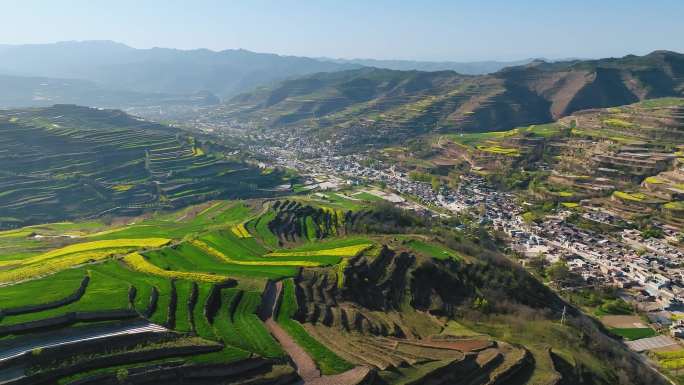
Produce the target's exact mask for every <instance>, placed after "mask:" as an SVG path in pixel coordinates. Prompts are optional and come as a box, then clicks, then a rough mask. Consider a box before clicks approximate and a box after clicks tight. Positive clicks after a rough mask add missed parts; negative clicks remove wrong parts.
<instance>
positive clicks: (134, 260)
mask: <svg viewBox="0 0 684 385" xmlns="http://www.w3.org/2000/svg"><path fill="white" fill-rule="evenodd" d="M123 260H124V262H125V263H126V265H128V266H129V267H130V268H131V269H133V270H136V271H139V272H141V273H146V274H152V275H157V276H160V277H166V278H176V279H187V280H191V281H202V282H210V283H219V282H224V281H226V280H227V279H228V277H225V276H221V275H213V274H207V273H192V272H187V271H172V270H164V269H162V268H160V267H158V266H156V265H153V264H151V263H150V262H149V261H148V260H146V259H145V257H143V256H142V255H141V254H139V253H131V254H128V255H126V256H125V257H124V259H123Z"/></svg>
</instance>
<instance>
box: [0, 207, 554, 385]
mask: <svg viewBox="0 0 684 385" xmlns="http://www.w3.org/2000/svg"><path fill="white" fill-rule="evenodd" d="M302 202H303V201H295V200H290V201H277V202H272V201H212V202H207V203H203V204H199V205H195V206H189V207H187V208H184V209H181V210H177V211H173V212H158V213H155V214H152V215H149V216H145V217H138V218H127V219H124V220H122V221H113V222H112V223H111V224H107V223H105V221H101V222H100V221H93V220H89V221H84V222H79V221H75V222H69V223H64V222H61V223H53V224H44V225H37V226H31V227H28V228H20V229H16V230H11V231H5V232H2V233H0V261H4V262H3V263H5V264H4V265H2V266H0V273H3V272H4V273H8V272H12V271H13V270H16V269H18V268H19V267H17V266H21V264H22V263H29V262H30V261H38V262H40V261H48V262H50V261H53V260H59V261H70V258H72V257H73V255H79V253H83V252H94V251H98V250H102V249H101V248H102V247H106V248H105V249H104V250H109V248H110V247H113V246H120V247H119V249H117V250H119V252H118V253H114V254H112V255H107V256H106V257H105V258H93V259H90V260H84V261H81V263H79V264H78V265H68V264H65V265H59V266H60V268H59V269H56V270H55V271H49V272H47V273H46V274H45V275H40V276H32V277H30V279H28V280H27V281H25V282H20V283H14V284H9V285H5V286H0V302H1V303H2V308H1V309H0V315H1V316H0V351H2V344H3V343H7V341H9V342H10V343H11V342H13V341H19V340H20V339H22V338H33V333H47V334H41V335H48V336H49V335H50V333H51V331H53V330H60V331H64V332H66V331H71V330H77V329H78V330H93V328H99V327H114V326H117V325H127V324H129V323H132V322H141V321H142V320H147V321H150V322H153V323H155V324H157V325H162V326H164V327H167V328H169V329H170V330H171V331H172V332H170V333H168V335H165V337H164V339H163V340H162V341H159V340H157V339H155V338H156V337H153V336H151V335H144V336H142V337H140V338H141V339H140V340H139V341H134V342H130V345H127V346H120V347H117V348H110V347H109V346H110V345H108V344H109V342H108V344H107V345H105V344H103V346H108V348H107V349H104V350H103V349H100V348H97V347H96V348H93V347H91V348H89V349H92V351H88V352H86V353H82V352H80V351H79V350H78V349H80V346H81V345H79V344H80V343H77V344H75V345H74V346H73V347H71V348H60V349H64V350H65V352H66V353H64V354H67V355H69V358H68V359H64V360H60V362H58V363H55V362H52V363H48V364H43V365H44V366H42V367H41V368H38V367H35V366H32V368H33V369H31V370H36V371H38V372H41V371H43V372H45V371H48V370H50V368H51V367H55V365H57V366H63V367H69V365H72V363H80V362H83V363H90V364H92V365H93V366H92V367H91V366H88V367H87V369H83V370H79V372H77V373H71V372H65V373H67V374H58V375H56V377H55V378H56V379H57V380H58V381H59V382H60V383H62V384H67V383H68V381H74V380H78V379H83V378H86V377H87V376H94V375H104V376H110V377H112V378H117V379H118V380H117V381H120V379H121V378H124V377H125V376H128V375H131V374H134V373H137V372H139V371H140V370H143V369H142V367H143V366H144V365H142V363H141V362H140V360H142V361H144V363H145V364H147V365H171V367H174V365H184V366H183V368H184V369H183V370H192V368H201V367H202V365H217V367H226V366H228V365H236V367H241V366H242V365H245V367H250V365H252V364H251V363H250V362H251V361H250V360H258V359H260V358H268V359H272V360H274V361H273V362H274V363H275V364H276V365H275V366H273V367H271V366H270V364H269V365H267V366H264V367H262V368H261V369H254V371H249V370H248V372H249V373H250V374H249V375H247V374H245V375H246V376H257V377H259V378H260V380H265V379H268V381H271V380H270V378H271V377H269V376H275V377H277V376H279V375H281V374H282V373H281V374H278V373H280V372H279V370H280V369H277V370H276V369H275V368H277V367H285V368H290V369H289V372H288V371H287V370H286V371H284V372H283V373H290V372H291V371H292V370H293V369H292V368H291V367H290V366H288V365H290V364H289V362H290V361H288V357H287V355H288V354H292V353H291V350H287V351H286V350H285V349H283V347H281V346H280V344H279V343H278V341H277V340H276V339H275V338H274V337H273V336H272V335H271V334H270V333H269V329H268V328H267V327H266V325H265V324H264V323H263V321H262V319H261V318H260V316H264V315H263V314H264V312H263V309H262V305H263V304H262V301H263V300H262V298H266V300H267V302H266V303H267V304H269V305H270V303H271V301H272V300H273V299H276V297H271V296H269V295H267V294H268V293H270V292H269V291H268V288H272V287H274V286H275V285H272V282H273V281H282V283H283V290H282V293H281V296H280V297H279V299H278V300H279V303H278V307H277V313H276V314H275V315H274V318H275V321H276V322H277V323H278V325H280V326H281V327H282V329H283V330H284V331H285V332H286V333H287V334H289V335H290V336H291V337H292V339H293V340H294V341H295V343H296V344H297V345H299V346H300V347H301V348H302V349H303V350H304V351H305V352H306V354H307V355H309V356H310V357H311V359H312V360H313V361H314V363H315V364H316V366H317V367H318V369H320V371H321V372H322V373H323V375H333V374H339V373H343V372H345V371H347V370H350V369H352V368H355V367H356V366H357V365H366V364H368V362H365V361H363V359H361V358H360V356H357V355H354V354H352V355H351V356H349V355H348V353H349V352H347V351H344V350H343V351H340V350H339V349H345V347H346V348H349V349H352V350H355V349H363V346H362V344H364V343H370V344H371V345H369V346H368V348H369V349H370V350H368V352H369V353H368V354H369V357H368V359H370V360H371V361H373V362H376V363H377V362H398V361H396V360H399V359H400V358H399V356H400V355H402V354H406V353H403V352H391V353H390V352H382V353H379V351H382V350H383V349H384V348H382V346H380V345H377V344H380V343H382V342H381V340H378V341H375V340H374V339H375V338H380V336H381V335H382V333H395V332H393V331H392V327H397V328H399V327H401V328H403V330H411V333H416V334H418V333H430V334H434V333H439V327H435V324H434V322H435V321H434V320H433V318H432V317H430V316H426V315H425V314H424V312H423V311H420V312H419V311H416V310H415V309H413V308H412V307H410V308H408V307H407V308H406V309H404V308H402V307H403V306H409V304H410V303H411V302H410V299H409V298H410V297H409V295H412V294H410V293H409V292H410V291H411V290H416V289H417V288H416V287H414V286H411V285H409V286H405V287H403V286H402V287H401V288H397V289H398V291H397V293H404V294H400V295H406V297H403V298H404V299H403V300H401V301H402V303H403V304H402V305H397V306H398V307H396V308H388V310H387V311H383V310H381V309H382V308H374V309H372V310H371V309H369V308H366V307H364V305H361V302H359V303H354V302H350V301H349V300H348V299H346V297H343V295H348V294H344V293H350V292H351V291H358V290H360V293H361V294H360V295H362V296H366V295H367V296H370V297H372V296H375V295H376V294H377V293H380V290H383V291H385V292H386V294H382V295H383V296H385V295H387V296H390V297H392V296H394V295H395V294H394V293H392V292H390V291H387V290H386V289H384V288H389V287H390V286H388V285H387V283H388V282H391V283H392V284H394V283H395V282H402V281H405V282H409V281H408V280H406V279H407V278H406V277H403V276H401V275H399V276H396V277H395V274H408V275H409V276H410V275H412V274H416V275H415V277H420V276H421V274H426V273H427V274H432V273H431V271H432V270H429V269H428V270H421V266H424V264H430V263H431V262H429V261H435V260H439V259H456V260H458V259H461V258H464V257H462V256H461V255H460V254H459V253H457V252H456V251H454V250H451V249H449V248H446V247H445V246H443V245H441V244H440V243H438V242H435V241H433V240H431V238H430V236H428V235H426V234H423V235H419V234H414V233H407V234H412V235H407V234H394V235H391V236H389V235H387V234H366V233H365V232H363V233H359V232H355V231H354V228H353V226H352V224H353V221H354V218H353V215H352V214H353V213H345V212H342V211H340V210H339V209H335V208H332V207H327V206H322V207H321V206H318V205H315V206H314V205H311V206H309V205H306V204H303V203H302ZM312 203H313V202H312ZM363 214H364V216H369V217H372V216H373V214H372V212H368V213H363ZM286 218H291V219H294V220H291V221H290V220H285V219H286ZM242 226H244V228H243V227H242ZM302 226H304V227H306V228H310V229H315V232H313V231H312V232H311V233H310V234H307V230H306V229H302ZM236 228H240V231H235V229H236ZM298 229H299V231H301V233H297V231H298ZM293 234H307V235H306V236H301V235H297V236H293ZM36 235H40V237H36ZM65 235H68V236H65ZM387 242H389V244H390V246H391V247H395V246H399V248H397V249H395V250H396V251H397V252H398V253H397V254H396V255H394V256H393V255H392V254H386V253H387V252H388V250H387V249H384V248H381V247H379V246H380V245H381V244H386V243H387ZM24 246H28V248H27V249H25V250H23V253H24V254H22V255H21V256H20V257H19V256H18V254H19V253H22V248H23V247H24ZM381 249H382V251H381ZM404 251H408V252H410V253H412V254H413V255H412V256H409V257H407V258H404V257H406V253H404ZM5 253H7V254H5ZM390 253H391V252H390ZM400 255H403V256H400ZM395 256H400V257H398V258H403V262H400V263H399V262H398V260H397V261H394V258H395ZM13 258H14V259H13ZM414 261H416V263H415V264H414ZM417 261H420V262H419V263H418V262H417ZM468 261H469V263H468V264H467V265H472V264H473V263H476V262H474V259H472V258H471V257H468ZM407 263H408V265H407ZM435 263H436V262H435ZM442 265H443V264H437V265H433V268H436V267H435V266H442ZM464 265H466V264H464ZM364 266H365V267H364ZM405 268H409V269H411V270H410V271H406V270H404V269H405ZM454 268H455V267H454ZM480 268H482V269H487V268H486V267H480ZM3 269H4V270H3ZM350 269H354V270H350ZM357 269H358V270H357ZM477 269H478V268H475V267H473V268H468V270H467V271H470V272H477V271H478V270H477ZM467 271H466V270H464V271H462V272H460V273H459V274H471V273H468V272H467ZM488 274H491V272H490V273H488ZM84 277H88V278H89V279H88V280H84ZM407 277H408V276H407ZM479 279H482V278H481V277H479V278H476V279H475V278H470V277H464V278H463V281H462V283H459V284H458V285H463V284H470V283H471V282H478V280H479ZM510 279H511V277H508V278H506V279H504V280H497V279H495V280H496V281H497V282H498V281H501V282H504V281H506V280H509V281H510ZM269 280H270V282H269ZM295 281H296V282H298V283H297V286H296V285H295ZM381 281H382V283H379V285H381V286H367V287H366V285H373V282H376V283H377V282H381ZM84 282H86V283H87V285H86V286H85V289H80V288H83V287H84ZM421 282H423V281H421ZM424 283H426V284H432V283H429V282H424ZM528 285H529V283H528ZM295 287H297V288H300V289H301V293H300V292H299V291H300V290H299V289H297V290H295ZM381 287H382V289H381ZM436 287H437V286H435V288H436ZM435 288H428V289H427V290H428V291H427V292H429V293H433V294H431V295H437V293H438V290H437V289H435ZM468 290H470V289H468ZM74 293H76V294H79V293H80V295H75V294H74ZM427 297H430V296H427ZM347 298H348V297H347ZM416 298H417V297H416ZM60 301H61V302H60ZM338 301H339V302H338ZM336 303H339V304H342V306H344V309H345V310H341V307H339V306H338V305H336ZM544 303H545V304H546V303H547V302H544ZM300 305H302V306H300ZM26 306H29V307H26ZM30 306H34V307H33V308H31V307H30ZM41 306H42V307H41ZM544 306H547V305H544ZM43 307H44V308H43ZM328 308H329V309H330V310H328ZM26 309H28V310H26ZM1 311H8V313H7V314H3V313H2V312H1ZM13 311H14V312H15V313H12V312H13ZM328 311H329V312H328ZM83 317H85V318H83ZM309 319H311V321H309ZM34 321H40V322H41V323H39V324H37V323H35V322H34ZM45 322H50V323H49V324H47V325H48V326H43V323H45ZM54 322H57V323H56V324H55V323H54ZM548 322H551V321H548ZM327 323H332V325H331V327H336V328H337V329H336V331H335V332H334V333H341V334H335V336H337V337H339V339H340V340H339V341H337V340H336V339H333V341H332V342H331V341H330V340H328V339H326V338H324V337H322V336H323V334H321V333H325V332H326V329H321V328H325V327H328V326H326V325H327ZM343 325H347V326H346V327H347V328H349V329H346V331H345V327H344V326H343ZM378 325H384V326H383V327H384V328H385V331H384V332H381V331H380V329H376V326H378ZM392 325H395V326H392ZM399 325H401V326H399ZM26 328H28V329H26ZM363 333H370V334H363ZM377 333H380V334H377ZM376 334H377V335H376ZM364 335H365V336H366V337H368V338H370V339H368V338H367V339H365V340H364V338H366V337H362V336H364ZM392 336H393V334H391V335H389V336H388V338H389V337H392ZM425 336H428V334H425ZM337 337H335V338H337ZM41 338H42V337H41ZM392 338H394V337H392ZM411 338H413V337H411ZM475 338H479V337H475ZM483 338H484V337H483ZM487 338H488V337H487ZM333 342H337V343H333ZM338 343H339V345H338ZM384 343H387V342H384ZM346 344H350V345H346ZM359 344H361V345H359ZM373 344H376V345H373ZM168 348H173V349H176V348H179V349H181V348H182V349H181V350H177V351H176V350H173V349H172V350H168ZM98 349H99V350H98ZM207 349H209V350H210V351H209V350H207ZM415 350H420V351H425V349H422V350H421V349H417V348H416V349H415ZM540 351H542V349H541V348H540V349H538V350H534V353H535V354H537V353H538V352H540ZM36 352H40V349H38V350H36ZM143 352H153V353H154V355H155V356H154V357H145V358H140V357H139V356H138V354H140V353H143ZM41 354H43V353H30V354H29V355H28V357H29V358H28V359H31V360H38V359H39V358H37V357H38V356H40V355H41ZM444 354H447V353H444V352H442V353H440V357H441V356H442V355H444ZM454 354H456V356H458V357H461V356H462V355H461V353H454ZM384 355H386V357H385V356H384ZM378 357H385V358H378ZM110 358H111V359H112V361H111V362H110V361H109V359H110ZM404 358H406V359H408V361H406V362H404V364H402V365H404V366H401V368H402V369H401V370H395V369H391V368H386V369H381V370H380V371H381V372H382V373H383V376H384V377H383V378H392V381H395V377H396V381H399V383H401V381H404V380H407V379H409V378H413V377H411V376H412V375H407V374H406V373H413V372H414V369H416V368H418V366H420V364H419V363H418V362H422V361H421V360H423V359H424V358H420V359H417V360H416V359H414V358H413V357H412V356H410V355H409V356H406V357H404ZM404 358H402V359H404ZM98 360H100V361H98ZM374 360H375V361H374ZM385 360H386V361H385ZM93 362H95V363H96V364H95V363H93ZM540 362H542V363H541V365H542V366H543V368H542V369H540V372H543V373H547V372H548V373H551V372H552V368H551V367H550V366H549V365H551V364H550V363H549V362H550V360H547V361H540ZM371 365H373V364H371ZM378 365H380V366H381V367H384V366H383V365H381V364H378ZM407 365H408V366H407ZM414 365H417V366H414ZM231 370H232V369H231ZM427 372H429V370H427V369H426V372H425V373H427ZM0 373H2V368H0ZM203 373H205V372H203ZM206 373H212V372H211V371H208V372H206ZM389 373H394V374H393V375H390V374H389ZM407 376H408V377H407ZM61 377H63V378H61ZM275 377H274V378H275ZM250 378H251V377H250ZM535 378H536V377H535ZM266 383H268V382H266Z"/></svg>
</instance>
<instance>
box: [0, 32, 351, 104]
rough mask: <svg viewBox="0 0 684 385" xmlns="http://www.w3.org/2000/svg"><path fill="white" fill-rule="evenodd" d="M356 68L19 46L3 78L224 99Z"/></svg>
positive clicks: (272, 58)
mask: <svg viewBox="0 0 684 385" xmlns="http://www.w3.org/2000/svg"><path fill="white" fill-rule="evenodd" d="M42 58H49V60H42ZM358 67H359V66H357V65H351V64H337V63H330V62H322V61H318V60H314V59H309V58H302V57H293V56H279V55H273V54H261V53H254V52H249V51H245V50H225V51H221V52H215V51H210V50H206V49H198V50H190V51H183V50H176V49H167V48H152V49H135V48H132V47H128V46H126V45H124V44H120V43H115V42H110V41H84V42H61V43H55V44H31V45H17V46H6V47H4V48H3V49H2V50H0V73H4V74H10V75H21V76H38V77H52V78H71V79H84V80H90V81H93V82H96V83H98V84H99V85H101V86H104V87H108V88H113V89H118V90H128V91H136V92H145V93H150V92H152V93H168V94H192V93H195V92H198V91H210V92H213V93H215V94H217V95H219V96H221V97H227V96H232V95H235V94H236V93H239V92H244V91H246V90H249V89H252V88H254V87H256V86H259V85H264V84H268V83H269V82H272V81H276V80H282V79H286V78H288V77H292V76H301V75H305V74H311V73H316V72H322V71H337V70H342V69H350V68H358Z"/></svg>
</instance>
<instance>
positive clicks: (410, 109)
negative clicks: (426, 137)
mask: <svg viewBox="0 0 684 385" xmlns="http://www.w3.org/2000/svg"><path fill="white" fill-rule="evenodd" d="M682 95H684V55H682V54H678V53H674V52H667V51H656V52H653V53H651V54H649V55H646V56H643V57H637V56H626V57H624V58H620V59H601V60H593V61H571V62H561V63H545V62H540V61H535V62H532V63H530V64H528V65H524V66H519V67H511V68H507V69H504V70H502V71H500V72H497V73H495V74H492V75H487V76H464V75H459V74H457V73H454V72H448V71H445V72H430V73H425V72H416V71H409V72H401V71H392V70H383V69H361V70H354V71H346V72H340V73H335V74H316V75H312V76H308V77H304V78H300V79H296V80H290V81H286V82H283V83H280V84H278V85H275V86H273V87H270V88H264V89H259V90H256V91H254V92H252V93H249V94H245V95H240V96H237V97H235V98H234V99H232V100H231V101H230V103H228V104H227V105H226V106H224V107H222V108H220V109H219V110H218V111H216V112H215V116H214V118H215V119H221V120H225V119H228V120H235V121H238V122H249V123H250V126H257V127H262V128H267V129H269V128H276V129H277V128H283V127H297V128H303V129H309V130H316V131H318V132H319V134H320V135H322V136H324V137H328V138H334V139H337V140H338V141H340V142H341V143H344V144H349V143H352V144H354V143H356V144H360V143H379V142H380V143H382V142H396V141H400V140H402V139H406V138H409V137H411V136H413V135H416V134H423V133H429V132H464V131H466V132H468V131H471V132H481V131H496V130H505V129H510V128H513V127H516V126H521V125H528V124H537V123H546V122H550V121H552V120H554V119H557V118H560V117H563V116H566V115H568V114H571V113H572V112H574V111H578V110H580V109H586V108H596V107H610V106H616V105H623V104H629V103H633V102H635V101H639V100H644V99H650V98H656V97H663V96H682Z"/></svg>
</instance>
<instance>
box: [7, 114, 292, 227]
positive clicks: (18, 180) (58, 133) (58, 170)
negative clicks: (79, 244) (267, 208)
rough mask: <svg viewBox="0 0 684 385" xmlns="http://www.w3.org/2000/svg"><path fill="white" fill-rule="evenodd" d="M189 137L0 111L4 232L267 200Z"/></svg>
mask: <svg viewBox="0 0 684 385" xmlns="http://www.w3.org/2000/svg"><path fill="white" fill-rule="evenodd" d="M229 151H231V150H230V149H227V148H221V147H220V146H212V147H211V150H210V149H209V148H208V147H207V146H205V145H204V144H202V143H200V142H199V141H198V140H196V139H195V138H193V137H192V136H190V135H189V134H187V133H184V132H182V131H179V130H177V129H174V128H171V127H167V126H163V125H159V124H154V123H150V122H146V121H142V120H138V119H136V118H133V117H131V116H128V115H126V114H124V113H122V112H120V111H114V110H100V109H91V108H86V107H78V106H73V105H56V106H53V107H49V108H41V109H26V110H2V111H0V164H2V167H1V168H0V228H3V227H4V228H7V227H10V226H17V225H25V224H31V223H40V222H43V223H44V222H50V221H59V220H64V219H73V218H80V217H89V216H98V215H104V214H116V215H129V214H139V213H140V212H142V211H144V210H147V209H158V208H174V207H182V206H183V205H187V204H188V203H196V202H201V201H206V200H208V199H215V198H225V197H249V196H255V195H269V194H272V192H271V191H270V190H271V189H272V188H273V187H275V186H276V185H278V184H280V183H281V180H280V176H281V174H280V173H279V172H274V173H271V174H269V175H262V172H261V171H260V170H258V169H256V168H255V167H252V166H249V165H247V164H245V163H243V162H240V161H237V160H234V159H231V158H230V157H229V156H228V155H227V153H228V152H229Z"/></svg>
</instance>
